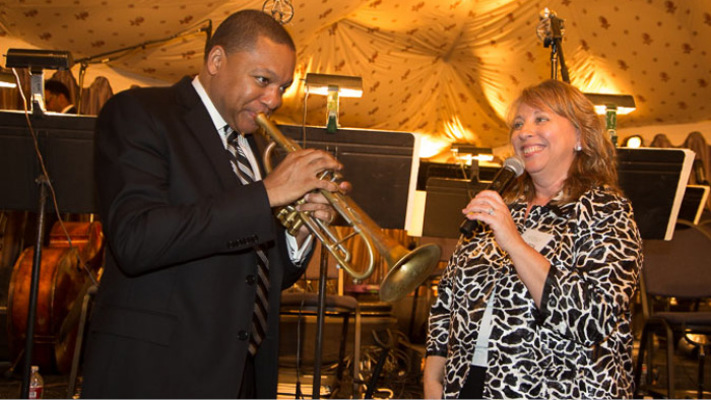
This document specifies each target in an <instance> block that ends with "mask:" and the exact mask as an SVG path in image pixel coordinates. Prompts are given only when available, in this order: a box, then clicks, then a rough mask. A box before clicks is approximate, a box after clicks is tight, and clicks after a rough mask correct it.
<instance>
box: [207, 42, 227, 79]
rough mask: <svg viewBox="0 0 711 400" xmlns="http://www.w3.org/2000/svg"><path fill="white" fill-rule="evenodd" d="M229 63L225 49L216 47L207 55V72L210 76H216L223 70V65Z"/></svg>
mask: <svg viewBox="0 0 711 400" xmlns="http://www.w3.org/2000/svg"><path fill="white" fill-rule="evenodd" d="M225 62H227V53H226V52H225V49H224V47H222V46H215V47H213V48H212V49H211V50H210V52H209V53H208V55H207V61H206V66H207V72H208V73H209V74H210V75H215V74H217V72H218V71H219V70H220V68H222V65H223V64H224V63H225Z"/></svg>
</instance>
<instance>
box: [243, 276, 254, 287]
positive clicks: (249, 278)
mask: <svg viewBox="0 0 711 400" xmlns="http://www.w3.org/2000/svg"><path fill="white" fill-rule="evenodd" d="M244 281H245V282H247V284H248V285H249V286H252V285H254V284H255V283H257V277H256V276H254V275H247V278H245V280H244Z"/></svg>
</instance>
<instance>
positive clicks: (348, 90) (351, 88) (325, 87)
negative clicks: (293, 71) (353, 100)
mask: <svg viewBox="0 0 711 400" xmlns="http://www.w3.org/2000/svg"><path fill="white" fill-rule="evenodd" d="M329 87H330V88H337V90H338V94H339V96H340V97H362V96H363V78H361V77H360V76H347V75H329V74H313V73H307V74H306V90H307V91H308V92H309V93H310V94H318V95H322V96H327V95H328V91H329Z"/></svg>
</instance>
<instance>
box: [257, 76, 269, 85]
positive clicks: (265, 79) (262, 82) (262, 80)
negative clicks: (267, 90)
mask: <svg viewBox="0 0 711 400" xmlns="http://www.w3.org/2000/svg"><path fill="white" fill-rule="evenodd" d="M256 79H257V82H259V83H260V84H261V85H267V84H268V83H269V79H267V78H265V77H263V76H258V77H257V78H256Z"/></svg>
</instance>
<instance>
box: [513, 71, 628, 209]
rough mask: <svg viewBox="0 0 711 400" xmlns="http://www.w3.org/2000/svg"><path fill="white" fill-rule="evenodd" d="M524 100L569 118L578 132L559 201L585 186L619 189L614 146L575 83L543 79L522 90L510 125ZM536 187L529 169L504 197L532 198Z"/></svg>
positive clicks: (574, 197) (576, 195)
mask: <svg viewBox="0 0 711 400" xmlns="http://www.w3.org/2000/svg"><path fill="white" fill-rule="evenodd" d="M522 104H526V105H528V106H530V107H534V108H539V109H549V110H551V111H552V112H554V113H556V114H558V115H560V116H561V117H563V118H565V119H567V120H568V121H570V122H571V123H572V124H573V126H574V127H575V128H576V129H577V131H578V132H579V133H580V146H581V147H582V148H581V149H580V151H576V156H575V159H574V160H573V164H572V165H571V166H570V169H569V170H568V177H567V179H566V180H565V183H564V185H563V193H562V197H560V198H558V199H557V200H556V201H557V202H558V203H560V204H562V203H568V202H571V201H575V200H577V199H578V198H580V196H581V195H582V194H583V193H585V192H586V191H587V190H589V189H592V188H595V187H599V186H608V187H610V188H612V189H613V190H615V191H617V192H620V189H619V186H618V182H617V161H616V159H615V146H614V145H613V144H612V141H611V140H610V137H609V136H608V135H607V132H606V131H605V128H604V126H603V122H602V119H601V118H600V116H598V115H597V114H596V113H595V108H594V106H593V104H592V103H591V102H590V100H588V98H587V97H585V95H584V94H583V93H582V92H581V91H580V90H578V89H577V88H575V87H574V86H572V85H570V84H568V83H565V82H562V81H557V80H546V81H544V82H542V83H540V84H538V85H535V86H530V87H528V88H526V89H524V90H523V92H522V93H521V95H520V96H519V97H518V99H516V100H515V101H514V102H513V103H512V104H511V106H510V107H509V111H508V116H507V122H508V125H509V127H511V126H512V122H513V120H514V118H515V117H516V114H517V112H518V108H519V107H520V106H521V105H522ZM534 196H535V190H534V186H533V181H532V180H531V176H530V175H528V173H524V174H523V175H522V176H521V177H520V178H519V179H518V180H517V182H516V183H515V184H514V185H513V186H512V188H511V190H509V191H508V193H507V196H506V198H507V199H508V200H509V201H510V200H514V199H517V198H521V197H523V198H524V199H525V200H527V201H531V200H533V198H534Z"/></svg>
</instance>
